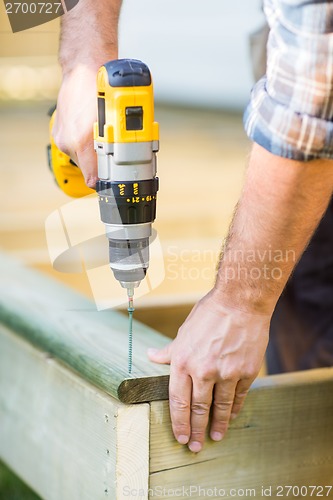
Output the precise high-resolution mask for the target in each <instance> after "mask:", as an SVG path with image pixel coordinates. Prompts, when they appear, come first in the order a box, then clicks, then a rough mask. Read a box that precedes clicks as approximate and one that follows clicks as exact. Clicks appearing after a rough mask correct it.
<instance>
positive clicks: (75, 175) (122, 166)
mask: <svg viewBox="0 0 333 500" xmlns="http://www.w3.org/2000/svg"><path fill="white" fill-rule="evenodd" d="M97 92H98V95H97V104H98V121H97V123H95V125H94V145H95V150H96V153H97V159H98V178H99V180H98V181H97V184H96V191H97V193H98V197H99V206H100V214H101V219H102V222H103V223H104V224H105V229H106V236H107V238H108V240H109V261H110V267H111V269H112V271H113V274H114V276H115V278H116V279H117V280H118V281H119V282H120V284H121V285H122V287H124V288H126V289H127V295H128V300H129V307H128V312H129V319H130V321H129V359H128V370H129V372H130V373H131V371H132V315H133V311H134V308H133V294H134V289H135V288H136V287H137V286H139V284H140V282H141V281H142V280H143V279H144V277H145V276H146V272H147V269H148V266H149V238H150V236H151V234H152V223H153V222H154V220H155V215H156V196H157V191H158V178H157V177H156V152H157V151H158V149H159V128H158V123H156V122H155V121H154V96H153V84H152V79H151V75H150V71H149V69H148V67H147V66H146V65H145V64H144V63H142V62H141V61H137V60H134V59H119V60H115V61H110V62H108V63H106V64H105V65H104V66H102V67H101V68H100V69H99V71H98V75H97ZM54 116H55V115H54V113H53V116H52V118H51V123H50V132H51V134H50V135H51V139H50V145H49V146H48V154H49V165H50V169H51V171H52V172H53V175H54V178H55V180H56V182H57V184H58V186H59V187H60V188H61V189H62V190H63V191H64V192H65V193H66V194H68V195H69V196H73V197H81V196H86V195H88V194H91V193H93V192H94V191H93V190H92V189H90V188H88V187H87V186H86V185H85V182H84V178H83V175H82V172H81V170H80V169H79V168H78V167H77V166H76V165H75V163H73V162H72V160H71V159H70V157H69V156H67V155H66V154H64V153H62V152H61V151H60V150H59V149H58V148H57V146H56V144H55V142H54V140H53V137H52V128H53V121H54Z"/></svg>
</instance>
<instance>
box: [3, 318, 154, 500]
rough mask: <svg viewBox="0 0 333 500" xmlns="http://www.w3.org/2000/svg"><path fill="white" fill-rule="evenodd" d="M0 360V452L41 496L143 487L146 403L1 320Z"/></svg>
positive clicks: (76, 498) (114, 494)
mask: <svg viewBox="0 0 333 500" xmlns="http://www.w3.org/2000/svg"><path fill="white" fill-rule="evenodd" d="M0 359H1V362H0V422H1V427H0V431H1V439H0V458H1V459H2V460H3V461H4V462H5V463H6V464H7V465H9V466H10V467H11V469H12V470H13V471H15V473H16V474H17V475H19V476H20V477H21V478H22V479H23V480H24V481H25V482H26V483H27V484H29V485H30V486H31V487H32V488H33V489H34V490H35V491H36V492H37V493H38V494H39V495H40V496H41V497H42V498H43V499H45V500H59V499H62V500H92V499H93V500H103V499H105V498H111V499H117V500H118V499H119V500H120V499H122V498H124V494H123V491H126V488H127V489H129V490H130V491H131V490H133V489H136V490H142V491H147V487H148V464H149V458H148V446H149V405H148V404H141V405H124V404H122V403H120V402H119V401H117V400H116V399H114V398H112V397H111V396H109V395H107V394H105V392H104V391H100V390H99V389H97V388H96V387H94V386H93V385H91V384H90V383H89V382H87V381H85V380H84V379H82V378H81V377H78V376H77V375H76V374H74V373H73V372H72V371H71V370H69V369H67V368H65V367H64V366H62V365H61V364H60V363H59V362H58V361H57V360H55V359H53V358H52V357H51V356H50V354H49V353H48V352H43V351H40V350H38V349H36V348H35V347H33V346H32V345H31V344H30V343H29V342H27V341H26V340H24V339H21V338H20V337H18V336H17V335H16V334H15V333H13V332H11V331H10V330H9V329H7V328H6V327H4V326H3V325H0ZM0 497H1V492H0ZM137 498H138V499H140V500H141V499H142V500H143V499H144V498H145V499H146V498H147V496H143V495H142V496H140V495H138V496H137ZM6 500H9V499H7V498H6Z"/></svg>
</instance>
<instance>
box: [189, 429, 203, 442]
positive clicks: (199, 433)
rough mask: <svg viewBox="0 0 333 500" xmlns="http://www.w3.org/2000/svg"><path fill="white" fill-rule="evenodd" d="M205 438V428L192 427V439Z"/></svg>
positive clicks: (199, 439)
mask: <svg viewBox="0 0 333 500" xmlns="http://www.w3.org/2000/svg"><path fill="white" fill-rule="evenodd" d="M204 439H205V429H196V428H192V429H191V441H199V442H203V441H204Z"/></svg>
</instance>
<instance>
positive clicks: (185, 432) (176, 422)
mask: <svg viewBox="0 0 333 500" xmlns="http://www.w3.org/2000/svg"><path fill="white" fill-rule="evenodd" d="M191 392H192V379H191V377H190V376H189V375H188V374H187V373H184V372H181V371H179V369H177V367H174V366H173V364H172V363H171V367H170V382H169V403H170V416H171V423H172V430H173V433H174V436H175V438H176V439H177V441H178V443H180V444H186V443H188V441H189V439H190V429H191V427H190V415H191Z"/></svg>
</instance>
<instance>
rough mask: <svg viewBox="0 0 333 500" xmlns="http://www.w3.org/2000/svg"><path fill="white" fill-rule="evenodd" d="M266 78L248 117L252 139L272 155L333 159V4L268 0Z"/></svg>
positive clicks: (257, 87)
mask: <svg viewBox="0 0 333 500" xmlns="http://www.w3.org/2000/svg"><path fill="white" fill-rule="evenodd" d="M265 13H266V16H267V19H268V22H269V25H270V35H269V40H268V46H267V51H268V57H267V73H266V76H265V77H263V78H262V79H261V80H259V82H258V83H257V84H256V85H255V87H254V88H253V90H252V94H251V100H250V103H249V105H248V106H247V108H246V110H245V113H244V126H245V130H246V132H247V134H248V136H249V137H250V138H251V139H252V140H253V141H254V142H256V143H258V144H260V145H261V146H263V147H264V148H265V149H267V150H268V151H270V152H271V153H273V154H275V155H278V156H282V157H285V158H291V159H294V160H300V161H307V160H311V159H314V158H333V2H323V1H319V0H317V1H309V0H302V1H301V0H266V2H265Z"/></svg>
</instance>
